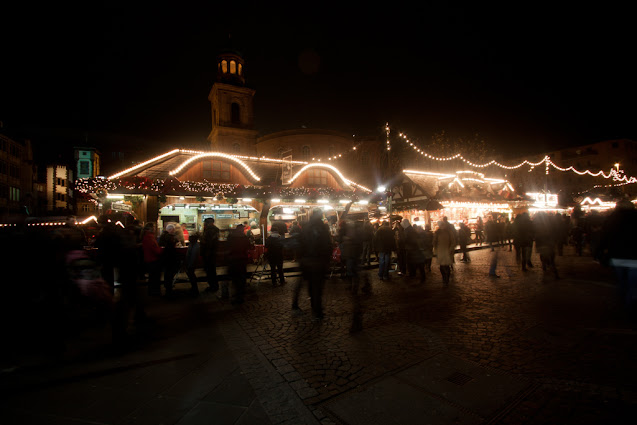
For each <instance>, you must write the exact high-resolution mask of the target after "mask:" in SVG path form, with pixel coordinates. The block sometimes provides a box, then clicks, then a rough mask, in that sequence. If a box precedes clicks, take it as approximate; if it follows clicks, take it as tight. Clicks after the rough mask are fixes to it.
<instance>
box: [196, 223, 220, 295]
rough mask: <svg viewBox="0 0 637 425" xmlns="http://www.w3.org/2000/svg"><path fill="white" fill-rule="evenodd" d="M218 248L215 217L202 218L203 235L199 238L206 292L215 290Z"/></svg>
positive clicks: (217, 231)
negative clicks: (204, 271)
mask: <svg viewBox="0 0 637 425" xmlns="http://www.w3.org/2000/svg"><path fill="white" fill-rule="evenodd" d="M218 248H219V228H218V227H217V226H215V219H214V218H212V217H208V218H206V219H205V220H204V229H203V236H202V238H201V248H200V249H201V256H202V258H203V264H204V269H205V270H206V278H207V280H208V287H207V288H206V291H207V292H217V291H218V290H219V282H218V281H217V250H218Z"/></svg>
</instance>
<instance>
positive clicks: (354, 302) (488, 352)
mask: <svg viewBox="0 0 637 425" xmlns="http://www.w3.org/2000/svg"><path fill="white" fill-rule="evenodd" d="M494 255H497V256H498V268H497V271H498V274H499V275H500V277H499V278H492V277H489V276H488V273H487V271H488V268H489V263H490V261H491V258H492V256H494ZM471 258H472V262H471V263H457V264H455V266H454V271H453V274H452V279H451V282H450V284H449V285H448V286H444V285H443V283H442V279H441V275H440V273H439V272H438V271H437V269H436V267H435V260H434V267H433V271H432V272H431V273H429V274H428V275H427V279H426V281H425V283H424V284H421V283H419V281H418V279H411V278H408V277H402V276H398V275H397V273H395V272H392V273H391V279H390V280H385V281H381V280H379V279H378V277H377V274H376V273H377V268H373V267H372V268H369V269H367V270H365V271H364V272H363V273H362V276H363V277H364V278H368V279H370V281H371V283H372V291H371V294H367V295H366V294H362V293H358V294H356V295H353V293H352V291H351V290H350V286H349V283H348V282H347V281H346V280H344V279H341V278H339V277H338V276H337V275H335V276H333V277H331V278H330V279H329V280H328V281H327V282H326V286H325V292H324V300H323V303H324V308H325V319H323V320H322V321H320V322H314V321H312V320H311V314H310V303H309V298H308V296H307V290H306V288H304V289H303V291H302V292H301V294H302V296H301V300H300V301H301V302H300V307H301V309H302V310H303V313H302V314H300V315H294V314H292V311H291V300H292V291H293V286H294V284H295V283H296V281H298V279H299V276H298V272H296V271H293V269H289V270H290V273H289V274H288V275H287V282H288V283H286V284H285V285H283V286H277V287H272V286H271V285H270V281H269V280H267V279H266V280H262V281H260V282H261V283H258V284H257V283H256V282H258V281H257V280H253V281H252V283H251V285H250V288H249V290H248V293H247V296H246V302H245V303H244V304H242V305H241V306H232V305H231V304H230V303H228V302H222V301H219V300H218V299H217V297H216V296H215V295H214V294H207V293H203V294H202V297H200V298H199V299H196V300H193V299H190V298H187V296H186V295H184V294H187V291H188V288H189V284H188V283H179V284H178V285H177V288H176V289H177V294H178V299H177V300H175V301H166V300H164V299H157V298H152V299H148V302H149V304H148V309H147V311H148V313H149V314H150V316H151V317H154V318H156V319H157V321H158V324H159V326H158V330H157V331H156V334H154V335H151V336H148V337H147V339H145V340H142V341H140V342H139V345H138V346H137V347H136V348H135V350H133V351H132V352H130V353H127V354H125V355H123V356H117V355H116V356H113V357H104V356H101V357H97V358H95V359H92V360H91V359H90V358H89V357H88V356H87V355H84V354H83V353H86V352H88V351H89V349H88V348H86V347H84V346H82V345H78V344H76V345H71V348H73V347H75V348H76V349H77V354H78V358H80V357H81V356H84V357H83V358H82V361H78V362H77V363H76V364H73V363H72V362H71V363H67V366H68V369H69V373H68V374H67V373H65V372H64V370H61V369H60V370H58V369H55V368H53V369H51V370H50V371H49V372H46V374H48V375H50V376H48V377H47V376H44V375H45V370H46V369H34V371H33V372H29V369H26V370H24V371H23V372H19V373H17V374H10V373H7V374H5V375H4V378H3V379H4V381H5V382H4V384H3V385H1V387H2V388H3V389H5V388H7V389H8V390H9V391H13V390H14V389H15V388H16V386H13V384H12V382H13V381H15V383H16V385H17V386H18V387H19V386H22V387H24V388H28V387H29V386H30V387H34V388H36V387H35V383H38V382H43V383H44V382H49V384H47V385H48V387H45V388H43V389H42V390H41V391H38V392H37V394H41V395H42V397H43V400H47V399H50V396H54V395H55V394H57V393H59V392H60V391H61V390H65V391H69V394H78V393H79V394H81V391H78V390H77V388H74V387H71V388H67V387H66V386H65V385H62V384H61V383H68V384H69V385H75V386H77V385H79V384H81V385H84V386H86V388H89V389H92V390H91V391H92V392H93V393H95V394H98V393H97V392H96V388H97V389H99V390H100V391H103V392H104V394H105V396H107V397H110V398H109V400H110V399H111V398H112V399H113V400H117V397H119V393H118V391H119V388H129V387H130V386H131V385H137V386H139V385H140V382H141V381H143V382H141V383H144V382H145V381H148V382H149V385H148V388H145V391H146V392H144V393H143V394H141V393H138V394H137V397H138V398H140V400H138V401H135V399H131V400H129V401H128V402H127V406H128V404H130V406H128V408H129V410H130V411H131V412H132V413H127V414H126V415H124V414H123V413H122V412H119V413H122V415H121V417H122V418H124V419H125V420H120V419H114V418H115V414H114V412H113V411H112V409H111V408H110V407H109V406H108V403H106V402H104V400H102V402H101V403H102V405H103V409H102V410H103V416H99V415H98V412H89V413H90V415H89V413H86V415H88V416H86V417H88V418H93V419H91V421H93V422H90V423H154V422H153V420H154V418H156V417H159V416H160V412H167V413H162V414H161V415H163V416H162V417H163V419H162V420H163V421H164V422H165V423H179V424H198V423H207V422H206V421H207V420H208V419H209V418H210V417H214V416H211V415H222V416H223V417H224V418H225V420H224V421H221V419H220V418H221V417H222V416H217V420H218V422H219V423H231V424H244V425H245V424H252V423H254V424H257V423H258V424H263V423H268V420H269V421H270V422H271V423H272V424H275V425H279V424H290V425H291V424H295V425H296V424H317V423H321V424H323V425H330V424H342V425H351V424H352V422H351V417H352V415H349V416H348V417H347V418H345V419H344V417H345V416H344V415H342V414H341V415H340V416H339V414H338V409H336V408H335V406H340V407H341V409H342V406H346V408H347V406H349V405H348V404H347V403H349V402H352V401H353V400H358V402H359V403H372V404H373V403H375V400H364V398H365V397H367V395H368V394H378V393H375V392H374V391H383V390H386V391H388V392H386V394H394V392H393V391H394V389H395V388H399V389H401V388H402V389H407V385H406V384H405V382H406V381H405V377H409V379H411V380H413V379H416V378H417V374H415V371H416V370H424V371H425V374H429V373H430V372H431V371H432V370H434V369H435V367H436V365H435V364H434V363H436V362H438V359H442V360H440V362H439V363H440V364H442V363H445V362H447V363H448V364H457V365H460V364H465V365H469V364H471V365H475V367H473V369H474V370H476V368H479V369H480V371H476V375H475V376H476V377H477V376H479V375H480V373H482V375H480V376H483V377H485V376H486V377H488V376H491V378H488V379H495V377H496V376H507V377H510V378H511V379H510V382H513V381H515V382H520V381H524V382H525V384H524V385H521V386H519V387H515V388H522V389H521V390H517V389H516V390H515V394H514V396H510V394H509V395H507V397H504V398H502V397H501V400H499V401H498V400H496V399H498V397H497V396H496V395H495V394H496V393H497V391H496V389H495V388H493V391H491V388H489V387H485V386H482V387H480V386H476V387H473V388H479V391H480V392H477V391H475V390H473V391H474V393H475V396H473V395H474V393H471V392H469V393H467V388H468V387H469V386H467V387H464V391H465V392H464V393H463V394H461V395H462V397H466V398H465V399H464V400H465V401H466V400H467V399H472V405H473V406H475V405H476V404H479V403H482V402H483V401H484V400H485V398H484V397H485V395H484V392H488V393H489V395H491V396H492V398H493V400H495V401H493V402H491V403H488V404H489V406H491V407H493V408H489V409H487V408H486V406H483V408H481V409H477V408H471V407H467V406H468V405H469V404H470V403H465V405H461V403H457V402H455V404H454V400H456V401H457V400H460V399H461V397H460V393H457V394H455V395H453V394H449V393H447V394H445V393H435V391H429V392H426V391H427V390H426V389H427V388H428V387H427V385H420V383H418V382H416V385H415V386H414V387H411V388H415V387H419V388H420V389H423V388H424V389H425V392H423V393H422V396H420V395H415V396H413V394H414V393H409V394H411V395H412V396H413V398H412V399H411V400H415V403H420V405H419V410H420V411H421V412H422V411H423V409H425V410H426V409H429V407H428V406H433V405H436V403H439V405H440V406H443V404H444V406H446V407H445V409H447V408H448V409H447V410H446V411H447V412H450V411H451V410H453V409H455V411H457V412H460V413H459V414H458V415H457V416H455V417H454V416H453V415H451V416H447V417H443V416H444V415H443V416H438V417H436V418H437V420H434V419H435V418H434V416H435V415H434V416H432V417H431V418H427V419H428V420H429V419H431V423H456V422H458V421H459V422H458V423H502V424H554V423H563V424H583V423H613V424H615V423H631V424H632V423H633V422H634V420H633V419H632V416H634V413H633V412H634V411H635V408H637V366H635V362H634V359H635V358H636V354H637V321H635V320H632V319H631V318H630V317H629V316H628V314H627V313H626V312H625V309H624V308H623V305H622V299H621V297H620V296H619V294H618V291H617V290H616V286H615V283H614V278H613V275H612V273H611V271H610V270H608V269H605V268H603V267H601V266H600V265H599V264H597V263H595V262H594V261H592V259H591V258H590V257H586V256H584V257H577V256H575V255H574V253H573V251H572V250H566V251H565V256H563V257H558V258H557V261H558V268H559V271H560V277H561V278H560V279H556V278H555V277H554V276H553V275H552V274H550V273H544V272H543V271H542V268H541V267H540V264H539V259H538V258H537V256H536V255H534V258H533V260H534V262H535V267H534V268H532V269H530V270H529V271H527V272H522V271H521V270H520V269H519V268H518V267H517V266H516V265H515V259H514V255H513V253H511V252H509V251H508V249H506V248H504V249H501V248H497V249H496V250H495V251H493V252H491V250H490V249H488V248H486V249H481V250H477V251H472V252H471ZM202 285H203V283H202ZM201 289H203V287H202V288H201ZM85 338H87V337H85ZM100 338H101V339H100ZM107 339H108V338H106V339H104V338H103V337H100V336H99V335H97V334H96V335H94V336H92V337H90V338H88V339H87V340H85V341H84V342H82V341H80V342H82V344H85V345H87V346H88V345H90V349H91V350H94V351H96V352H100V351H102V350H103V348H101V347H103V346H104V345H103V344H105V343H107V342H106V341H107ZM100 344H101V345H100ZM184 353H185V354H184ZM184 356H186V357H184ZM158 359H159V360H158ZM171 359H176V360H171ZM164 362H166V363H164ZM462 362H464V363H462ZM173 363H174V365H173ZM440 364H438V366H440ZM139 365H141V366H139ZM142 366H143V368H142V369H143V371H144V373H145V375H143V377H142V378H140V377H139V376H138V375H140V374H139V373H138V372H137V368H140V367H142ZM443 366H444V365H443ZM432 367H433V368H434V369H432ZM471 367H472V366H467V370H469V369H471ZM418 368H421V369H418ZM428 368H429V369H428ZM19 370H20V369H19ZM456 370H459V371H460V369H456ZM96 371H97V372H96ZM100 371H101V372H100ZM121 371H124V372H121ZM166 371H168V372H169V373H166ZM107 372H108V375H107V376H105V378H104V379H101V375H102V374H105V373H107ZM111 372H112V376H111ZM140 376H141V375H140ZM445 376H446V375H445ZM9 377H10V378H11V380H12V382H9V381H8V379H5V378H9ZM415 377H416V378H415ZM443 378H444V377H443ZM465 378H469V379H470V378H471V377H470V376H466V375H463V373H459V374H456V376H455V378H454V380H455V382H454V384H455V383H457V384H458V385H463V381H462V380H463V379H465ZM25 379H26V380H25ZM140 379H141V381H140ZM104 380H105V382H106V383H105V382H103V381H104ZM454 380H452V381H450V382H453V381H454ZM478 380H479V379H478V378H476V382H477V381H478ZM487 381H488V380H486V381H485V382H487ZM113 382H115V384H116V385H115V384H113ZM489 382H493V381H489ZM527 383H528V384H527ZM448 385H449V384H448V383H447V386H448ZM516 385H517V384H516ZM47 388H48V389H47ZM82 388H83V387H82ZM429 388H431V387H429ZM458 388H460V387H458ZM511 388H513V387H511ZM233 389H234V390H233ZM48 390H50V393H49V392H47V391H48ZM73 391H75V392H73ZM410 391H411V390H410ZM459 391H460V390H459ZM99 394H102V393H101V392H100V393H99ZM500 394H502V391H500ZM142 395H143V396H144V397H146V398H143V397H141V396H142ZM20 396H21V397H22V399H23V400H24V406H28V407H29V408H30V409H32V410H33V409H37V408H38V406H39V405H37V404H36V403H35V402H32V401H31V397H30V396H29V393H28V392H25V391H23V392H22V393H21V394H20ZM158 396H159V397H160V398H159V399H158V398H157V397H158ZM87 397H88V393H87ZM58 398H59V397H58ZM142 398H143V399H142ZM386 398H387V397H386ZM389 398H391V397H389ZM147 399H148V400H150V401H148V400H147ZM425 399H426V400H429V402H430V403H433V404H426V403H425V401H424V400H425ZM55 400H57V398H55ZM166 400H168V401H170V402H171V403H172V404H173V405H174V406H173V405H170V404H166ZM418 400H423V401H422V402H420V401H418ZM432 400H433V401H432ZM384 401H385V402H389V403H391V400H389V401H387V400H384ZM401 401H403V403H402V405H404V404H405V401H404V400H401ZM138 402H139V403H138ZM13 404H15V403H13V402H11V403H5V404H1V403H0V417H5V418H6V417H11V418H18V417H15V416H6V415H5V416H2V412H4V413H5V414H9V413H10V414H13V413H14V412H15V409H14V408H13ZM49 404H51V403H49ZM149 406H150V407H149ZM153 406H157V407H153ZM366 406H367V405H365V404H361V405H357V406H356V407H357V409H358V410H357V411H364V409H365V408H366ZM159 407H161V409H160V408H159ZM173 407H174V408H173ZM352 407H354V406H352ZM48 409H49V410H51V411H53V412H57V411H58V410H60V411H61V410H62V406H57V405H55V406H48ZM122 409H123V408H122ZM122 409H120V410H122ZM157 409H158V410H157ZM449 409H451V410H449ZM41 410H42V409H41ZM66 410H68V409H66ZM416 411H417V410H414V411H413V412H416ZM43 412H44V411H43ZM47 412H48V410H47ZM143 412H151V413H152V414H151V415H150V416H149V415H146V414H145V413H143ZM341 412H342V410H341ZM413 412H412V411H410V410H409V408H408V407H407V408H405V409H404V412H402V411H399V412H398V413H397V414H396V418H395V421H394V423H401V424H406V423H420V422H422V421H424V420H425V419H424V418H423V419H422V421H421V420H415V421H414V418H413V417H410V414H412V415H413V414H414V413H413ZM439 412H440V411H439ZM481 412H482V413H481ZM484 412H486V413H484ZM401 414H403V415H404V417H400V415H401ZM65 415H66V416H64V417H65V418H66V417H73V416H72V415H70V416H69V414H68V412H66V411H65ZM432 415H433V413H432ZM52 417H54V416H51V415H48V416H46V417H44V416H43V417H42V418H43V419H42V420H41V421H40V422H37V421H36V422H28V423H50V422H47V421H50V420H51V418H52ZM265 417H267V419H265ZM20 418H22V419H21V420H22V421H24V417H20ZM166 418H171V419H170V420H168V419H166ZM237 418H238V419H237ZM432 418H433V419H432ZM449 418H453V420H448V419H449ZM58 419H59V417H58ZM403 419H409V420H403ZM59 420H62V419H59ZM10 422H11V421H10ZM377 422H378V423H386V421H385V422H382V420H380V419H378V420H377ZM24 423H27V422H24ZM78 423H80V422H78ZM81 423H85V422H81ZM86 423H89V422H86ZM358 423H361V422H360V421H359V422H358Z"/></svg>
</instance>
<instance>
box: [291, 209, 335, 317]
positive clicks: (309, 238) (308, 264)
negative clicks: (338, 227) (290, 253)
mask: <svg viewBox="0 0 637 425" xmlns="http://www.w3.org/2000/svg"><path fill="white" fill-rule="evenodd" d="M322 218H323V211H322V210H320V209H315V210H314V211H313V212H312V216H311V218H310V220H309V222H308V223H307V224H306V225H304V226H303V229H302V231H301V247H300V255H301V258H300V260H301V271H302V275H303V279H304V280H305V281H307V282H308V289H309V292H310V298H311V305H312V315H313V318H312V319H313V320H314V321H320V320H322V319H323V305H322V302H323V301H322V298H323V284H324V282H325V274H326V272H327V270H328V268H329V264H330V257H331V255H332V238H331V236H330V232H329V229H328V227H327V226H326V225H325V224H323V220H322ZM299 291H300V285H297V287H296V288H295V291H294V295H293V300H292V309H293V310H296V311H299V310H300V309H299Z"/></svg>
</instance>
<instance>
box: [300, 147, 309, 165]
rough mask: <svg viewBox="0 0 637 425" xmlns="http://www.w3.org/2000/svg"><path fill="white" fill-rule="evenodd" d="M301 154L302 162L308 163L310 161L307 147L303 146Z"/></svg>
mask: <svg viewBox="0 0 637 425" xmlns="http://www.w3.org/2000/svg"><path fill="white" fill-rule="evenodd" d="M301 152H303V161H309V160H310V147H309V146H303V150H302V151H301Z"/></svg>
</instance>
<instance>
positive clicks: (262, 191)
mask: <svg viewBox="0 0 637 425" xmlns="http://www.w3.org/2000/svg"><path fill="white" fill-rule="evenodd" d="M346 181H348V182H349V180H347V179H346ZM350 183H352V182H350ZM352 184H353V183H352ZM353 186H354V189H353V190H341V189H332V188H307V187H299V188H289V187H278V188H277V187H268V186H250V185H248V186H243V185H240V184H224V183H211V182H206V181H203V182H189V181H186V182H180V181H178V180H176V179H167V180H161V179H158V180H150V179H147V178H145V177H135V178H129V179H119V180H106V179H102V178H91V179H78V180H76V181H75V188H76V190H77V191H78V192H80V193H83V194H95V193H97V192H99V191H105V193H109V192H119V193H122V192H124V193H136V194H140V193H141V194H150V195H158V194H163V195H170V194H174V195H193V196H194V195H201V196H206V197H216V198H228V197H233V198H234V197H253V198H268V197H271V196H276V197H279V198H284V199H294V198H299V197H306V198H309V199H319V198H328V199H350V200H359V199H363V198H368V197H369V194H370V192H371V191H370V190H369V189H367V188H364V187H362V186H359V187H357V186H358V185H356V184H353Z"/></svg>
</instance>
